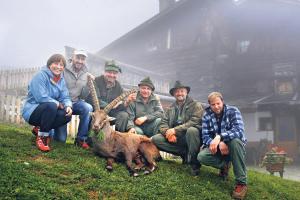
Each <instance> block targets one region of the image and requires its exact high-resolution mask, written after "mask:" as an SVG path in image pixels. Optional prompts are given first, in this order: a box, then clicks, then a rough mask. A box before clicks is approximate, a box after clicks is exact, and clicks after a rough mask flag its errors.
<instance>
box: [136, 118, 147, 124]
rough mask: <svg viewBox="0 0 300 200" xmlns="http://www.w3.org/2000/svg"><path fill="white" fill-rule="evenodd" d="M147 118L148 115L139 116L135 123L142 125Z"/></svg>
mask: <svg viewBox="0 0 300 200" xmlns="http://www.w3.org/2000/svg"><path fill="white" fill-rule="evenodd" d="M146 120H147V117H146V116H143V117H139V118H137V119H136V120H135V121H134V123H135V124H136V125H138V126H140V125H142V124H143V123H144V122H145V121H146Z"/></svg>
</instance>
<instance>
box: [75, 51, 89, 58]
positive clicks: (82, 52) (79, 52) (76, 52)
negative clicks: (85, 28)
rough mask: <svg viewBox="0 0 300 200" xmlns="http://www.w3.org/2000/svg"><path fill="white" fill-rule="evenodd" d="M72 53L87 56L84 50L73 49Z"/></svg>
mask: <svg viewBox="0 0 300 200" xmlns="http://www.w3.org/2000/svg"><path fill="white" fill-rule="evenodd" d="M73 54H74V55H83V56H85V57H88V56H87V52H86V51H84V50H75V51H74V53H73Z"/></svg>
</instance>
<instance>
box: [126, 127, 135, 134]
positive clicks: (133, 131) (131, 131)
mask: <svg viewBox="0 0 300 200" xmlns="http://www.w3.org/2000/svg"><path fill="white" fill-rule="evenodd" d="M128 133H133V134H137V132H136V130H135V128H131V129H129V131H128Z"/></svg>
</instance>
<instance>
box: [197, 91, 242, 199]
mask: <svg viewBox="0 0 300 200" xmlns="http://www.w3.org/2000/svg"><path fill="white" fill-rule="evenodd" d="M208 103H209V105H210V106H209V107H208V108H206V112H205V114H204V116H203V118H202V138H203V144H204V146H205V147H206V148H204V149H203V150H202V151H201V152H200V153H199V154H198V160H199V162H201V164H204V165H209V166H212V167H215V168H218V169H220V174H219V176H221V177H223V178H224V179H226V178H227V176H228V169H229V161H231V162H232V165H233V172H234V176H235V182H236V186H235V189H234V191H233V193H232V197H233V198H237V199H243V198H244V197H245V195H246V192H247V171H246V165H245V143H246V138H245V136H244V123H243V119H242V116H241V113H240V111H239V110H238V109H237V108H236V107H233V106H228V105H225V104H224V102H223V97H222V94H221V93H219V92H212V93H211V94H209V95H208Z"/></svg>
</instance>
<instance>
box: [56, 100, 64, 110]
mask: <svg viewBox="0 0 300 200" xmlns="http://www.w3.org/2000/svg"><path fill="white" fill-rule="evenodd" d="M57 108H58V109H59V110H63V109H64V104H62V103H60V102H59V103H58V106H57Z"/></svg>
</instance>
